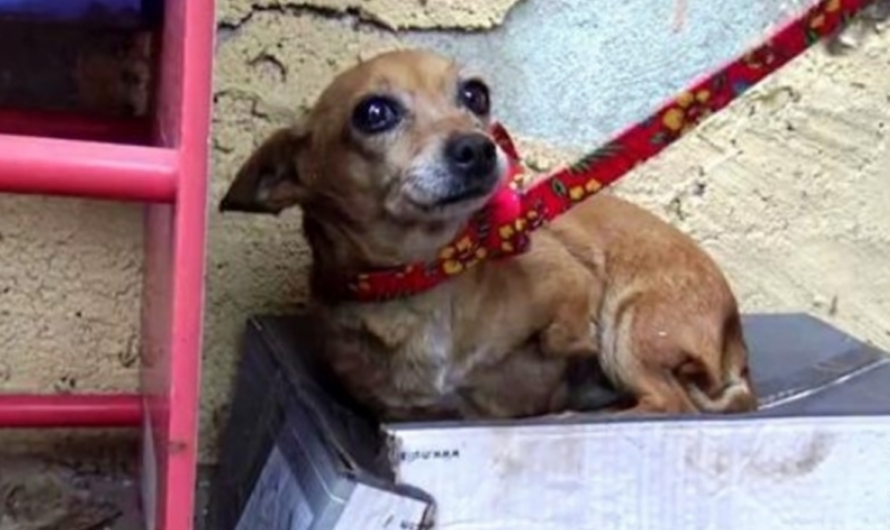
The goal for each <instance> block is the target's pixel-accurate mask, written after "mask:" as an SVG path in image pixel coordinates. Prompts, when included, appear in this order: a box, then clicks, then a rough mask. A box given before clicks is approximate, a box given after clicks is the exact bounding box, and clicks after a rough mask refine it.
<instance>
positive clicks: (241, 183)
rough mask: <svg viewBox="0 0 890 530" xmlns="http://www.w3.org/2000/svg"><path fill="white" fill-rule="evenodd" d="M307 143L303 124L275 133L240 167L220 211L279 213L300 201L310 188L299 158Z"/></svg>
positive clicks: (222, 201) (220, 205) (221, 203)
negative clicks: (300, 166)
mask: <svg viewBox="0 0 890 530" xmlns="http://www.w3.org/2000/svg"><path fill="white" fill-rule="evenodd" d="M307 142H308V133H307V132H306V130H305V129H304V128H303V127H302V126H301V125H294V126H291V127H286V128H283V129H279V130H277V131H275V132H274V133H272V135H271V136H269V137H268V138H267V139H266V140H265V141H263V143H262V144H261V145H260V146H259V147H258V148H257V149H256V150H255V151H254V152H253V153H252V154H251V155H250V157H249V158H248V159H247V161H246V162H244V164H243V165H242V166H241V168H240V169H239V170H238V173H237V174H236V175H235V180H234V181H233V182H232V184H231V185H230V186H229V190H228V191H227V192H226V194H225V196H224V197H223V198H222V200H221V201H220V203H219V211H220V212H246V213H265V214H273V215H278V214H279V213H281V211H282V210H284V209H285V208H289V207H291V206H295V205H297V204H299V203H301V202H302V201H303V200H304V198H305V196H306V194H307V193H308V190H307V189H306V187H305V186H304V183H303V182H302V180H301V178H300V174H299V171H298V169H297V161H298V158H299V155H300V152H301V151H302V150H303V148H304V147H305V145H306V143H307Z"/></svg>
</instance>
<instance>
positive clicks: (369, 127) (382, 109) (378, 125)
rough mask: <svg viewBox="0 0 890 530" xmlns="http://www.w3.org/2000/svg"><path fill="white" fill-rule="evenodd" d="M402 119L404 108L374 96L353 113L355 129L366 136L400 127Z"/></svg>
mask: <svg viewBox="0 0 890 530" xmlns="http://www.w3.org/2000/svg"><path fill="white" fill-rule="evenodd" d="M401 119H402V106H401V105H399V104H398V102H396V101H395V100H393V99H391V98H388V97H383V96H372V97H370V98H368V99H366V100H364V101H362V102H361V103H359V104H358V106H357V107H356V108H355V110H354V111H353V113H352V125H353V127H355V128H356V129H358V130H359V131H361V132H363V133H365V134H376V133H381V132H384V131H388V130H390V129H392V128H393V127H395V126H396V125H398V124H399V121H401Z"/></svg>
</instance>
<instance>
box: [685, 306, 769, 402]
mask: <svg viewBox="0 0 890 530" xmlns="http://www.w3.org/2000/svg"><path fill="white" fill-rule="evenodd" d="M723 330H724V337H723V351H721V352H714V353H715V354H713V355H707V356H705V357H704V358H697V359H695V361H697V362H696V363H695V364H698V365H699V370H697V372H698V374H696V375H697V376H698V377H695V376H693V377H689V378H685V379H686V381H687V383H686V385H685V386H686V391H687V393H688V395H689V398H690V399H691V400H692V402H693V403H694V404H695V406H696V407H698V409H699V410H700V411H702V412H711V413H732V412H749V411H753V410H756V409H757V396H756V394H755V392H754V388H753V385H752V384H751V379H750V377H749V374H748V347H747V345H746V344H745V338H744V336H743V334H742V325H741V320H740V318H739V315H738V313H737V312H733V314H732V315H730V316H729V318H728V319H727V322H726V325H725V326H724V328H723ZM690 375H691V374H690Z"/></svg>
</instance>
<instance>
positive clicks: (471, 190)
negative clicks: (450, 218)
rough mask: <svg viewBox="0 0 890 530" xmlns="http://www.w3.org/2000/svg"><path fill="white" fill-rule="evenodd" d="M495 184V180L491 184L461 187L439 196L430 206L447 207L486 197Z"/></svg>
mask: <svg viewBox="0 0 890 530" xmlns="http://www.w3.org/2000/svg"><path fill="white" fill-rule="evenodd" d="M493 180H494V179H493ZM496 184H497V182H496V180H495V182H494V184H493V185H476V186H465V187H462V188H460V189H457V190H455V191H453V192H451V193H449V194H448V195H445V196H444V197H440V198H439V199H437V200H436V201H434V202H433V203H432V205H431V206H432V207H433V208H447V207H448V206H452V205H455V204H460V203H464V202H469V201H475V200H477V199H481V198H483V197H487V196H489V195H491V194H492V192H494V189H495V186H496Z"/></svg>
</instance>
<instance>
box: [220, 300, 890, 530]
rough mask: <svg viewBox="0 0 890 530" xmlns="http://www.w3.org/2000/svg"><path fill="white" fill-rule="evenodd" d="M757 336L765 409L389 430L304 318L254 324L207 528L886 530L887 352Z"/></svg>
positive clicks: (754, 327)
mask: <svg viewBox="0 0 890 530" xmlns="http://www.w3.org/2000/svg"><path fill="white" fill-rule="evenodd" d="M745 329H746V336H747V338H748V342H749V346H750V349H751V367H752V375H753V378H754V381H755V384H756V386H757V388H758V390H759V392H760V394H761V398H762V410H760V411H758V412H757V413H756V414H749V415H736V416H731V417H728V416H723V417H716V416H711V417H696V418H690V417H682V418H668V417H661V418H647V419H640V418H637V419H622V420H616V419H614V418H609V417H604V416H592V415H591V416H585V417H584V418H582V419H574V420H571V421H555V420H552V419H548V420H544V419H537V420H528V421H522V422H488V423H429V424H397V425H385V426H382V428H381V427H378V426H377V425H375V424H374V423H373V422H371V421H368V420H367V419H365V418H364V417H362V416H361V415H360V414H358V413H356V412H354V410H355V407H353V406H352V404H350V403H349V401H348V399H344V398H343V397H342V396H341V395H340V394H339V393H338V392H336V390H334V389H336V387H337V385H336V383H334V382H333V381H331V379H330V376H329V375H328V374H327V373H326V372H325V370H324V369H323V367H322V366H321V365H319V364H318V360H317V359H315V358H314V357H313V351H316V349H315V348H314V347H313V343H314V340H316V339H317V337H313V335H312V330H311V327H310V326H309V324H308V322H307V321H306V320H305V319H303V318H299V317H297V318H294V317H257V318H254V319H252V320H251V321H250V322H249V325H248V332H247V341H246V345H245V355H244V360H243V366H242V369H241V372H240V378H239V379H240V380H239V383H238V389H237V393H236V397H235V401H234V404H233V410H232V416H231V420H230V422H229V426H228V429H227V431H226V435H225V436H226V439H225V442H224V447H223V456H222V462H221V466H220V470H219V477H218V479H217V483H216V486H215V490H214V497H213V498H212V500H211V514H210V516H211V521H213V523H212V525H211V526H209V527H208V528H211V529H213V530H242V529H246V528H249V529H251V530H260V529H265V528H269V529H272V528H274V529H276V530H277V529H284V528H286V529H288V530H291V529H294V530H297V529H300V530H302V529H307V530H308V529H311V530H329V529H356V530H359V529H362V530H374V529H384V528H386V529H389V528H393V529H411V528H435V529H441V530H532V529H534V530H583V529H591V530H593V529H597V530H600V529H609V530H612V529H625V528H626V529H632V530H640V529H643V530H645V529H659V530H661V529H664V530H677V529H686V528H689V529H693V528H695V529H698V528H701V529H706V528H720V529H721V530H733V529H739V530H742V529H745V530H750V529H757V530H767V529H777V530H778V529H794V530H804V529H806V530H810V529H811V530H829V529H834V528H838V529H840V528H843V529H862V530H886V528H888V527H890V526H888V525H890V357H888V356H887V354H886V353H884V352H881V351H878V350H876V349H874V348H872V347H870V346H868V345H866V344H863V343H861V342H859V341H857V340H855V339H853V338H851V337H849V336H847V335H845V334H843V333H841V332H839V331H838V330H836V329H834V328H832V327H830V326H828V325H827V324H825V323H823V322H821V321H819V320H817V319H815V318H812V317H809V316H805V315H753V316H747V317H746V318H745Z"/></svg>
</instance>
